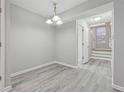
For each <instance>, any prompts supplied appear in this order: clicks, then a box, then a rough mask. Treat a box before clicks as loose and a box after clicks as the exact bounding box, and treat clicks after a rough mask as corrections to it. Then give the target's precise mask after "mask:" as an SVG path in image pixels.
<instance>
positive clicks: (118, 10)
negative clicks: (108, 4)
mask: <svg viewBox="0 0 124 93" xmlns="http://www.w3.org/2000/svg"><path fill="white" fill-rule="evenodd" d="M114 9H115V10H114V11H115V12H114V31H115V32H114V34H115V37H114V38H115V44H114V46H115V48H114V50H115V51H114V52H115V53H114V84H116V85H119V86H121V87H124V42H123V40H124V0H115V1H114Z"/></svg>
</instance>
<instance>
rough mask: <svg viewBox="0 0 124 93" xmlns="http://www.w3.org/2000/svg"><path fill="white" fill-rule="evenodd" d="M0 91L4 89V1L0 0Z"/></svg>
mask: <svg viewBox="0 0 124 93" xmlns="http://www.w3.org/2000/svg"><path fill="white" fill-rule="evenodd" d="M0 8H1V13H0V42H1V47H0V76H1V80H0V89H4V87H5V0H0Z"/></svg>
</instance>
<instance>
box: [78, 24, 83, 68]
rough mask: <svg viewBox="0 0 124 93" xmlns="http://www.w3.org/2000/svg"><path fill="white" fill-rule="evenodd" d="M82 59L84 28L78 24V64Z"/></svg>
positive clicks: (80, 63)
mask: <svg viewBox="0 0 124 93" xmlns="http://www.w3.org/2000/svg"><path fill="white" fill-rule="evenodd" d="M83 61H84V28H83V26H81V25H80V24H78V63H79V64H78V65H79V66H81V65H82V63H83Z"/></svg>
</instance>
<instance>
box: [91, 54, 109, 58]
mask: <svg viewBox="0 0 124 93" xmlns="http://www.w3.org/2000/svg"><path fill="white" fill-rule="evenodd" d="M91 56H96V57H107V58H111V55H102V54H92V55H91Z"/></svg>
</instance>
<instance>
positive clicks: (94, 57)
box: [91, 56, 111, 61]
mask: <svg viewBox="0 0 124 93" xmlns="http://www.w3.org/2000/svg"><path fill="white" fill-rule="evenodd" d="M91 58H93V59H102V60H109V61H110V60H111V58H103V57H96V56H91Z"/></svg>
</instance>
